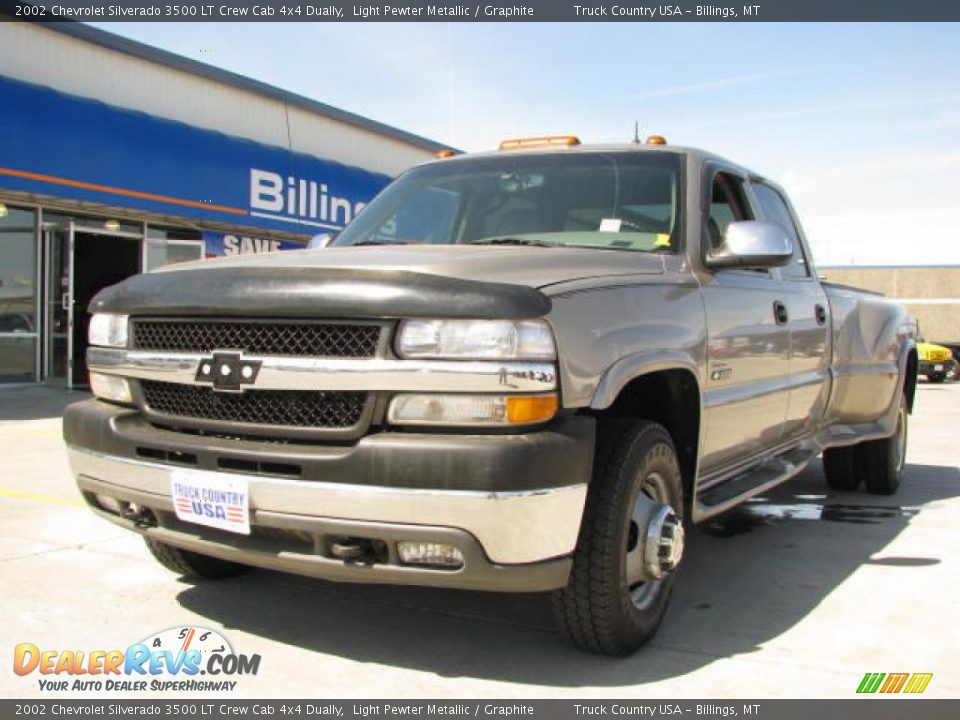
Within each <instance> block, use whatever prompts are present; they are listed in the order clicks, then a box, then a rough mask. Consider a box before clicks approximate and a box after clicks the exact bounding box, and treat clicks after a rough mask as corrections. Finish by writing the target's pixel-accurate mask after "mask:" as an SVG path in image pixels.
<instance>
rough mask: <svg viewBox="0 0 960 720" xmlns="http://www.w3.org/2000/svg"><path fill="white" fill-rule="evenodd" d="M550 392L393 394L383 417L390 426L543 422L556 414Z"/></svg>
mask: <svg viewBox="0 0 960 720" xmlns="http://www.w3.org/2000/svg"><path fill="white" fill-rule="evenodd" d="M557 405H558V403H557V396H556V395H554V394H551V395H440V394H437V395H418V394H413V393H404V394H402V395H397V396H396V397H394V398H393V402H391V403H390V410H389V412H388V413H387V419H388V421H389V422H390V423H392V424H394V425H461V426H474V427H497V426H500V427H509V426H511V425H531V424H533V423H540V422H546V421H547V420H550V419H551V418H552V417H553V416H554V415H556V414H557Z"/></svg>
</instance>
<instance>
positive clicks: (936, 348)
mask: <svg viewBox="0 0 960 720" xmlns="http://www.w3.org/2000/svg"><path fill="white" fill-rule="evenodd" d="M917 357H918V358H919V366H918V369H917V374H919V375H923V376H925V377H926V378H927V381H928V382H932V383H942V382H943V381H944V380H946V379H947V378H948V377H952V376H953V375H954V374H955V373H956V370H957V361H956V360H954V359H953V352H952V351H951V350H950V348H948V347H944V346H943V345H935V344H933V343H928V342H918V343H917Z"/></svg>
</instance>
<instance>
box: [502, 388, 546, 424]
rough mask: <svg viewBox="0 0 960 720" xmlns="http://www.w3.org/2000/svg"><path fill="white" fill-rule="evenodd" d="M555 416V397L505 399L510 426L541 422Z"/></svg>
mask: <svg viewBox="0 0 960 720" xmlns="http://www.w3.org/2000/svg"><path fill="white" fill-rule="evenodd" d="M556 414H557V396H556V395H518V396H515V397H513V396H508V397H507V421H508V422H509V423H510V424H511V425H521V424H525V423H535V422H543V421H544V420H549V419H550V418H552V417H553V416H554V415H556Z"/></svg>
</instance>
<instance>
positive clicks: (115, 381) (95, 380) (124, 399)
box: [90, 372, 133, 403]
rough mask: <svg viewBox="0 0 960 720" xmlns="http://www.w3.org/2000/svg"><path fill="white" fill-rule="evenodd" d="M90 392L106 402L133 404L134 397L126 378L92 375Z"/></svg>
mask: <svg viewBox="0 0 960 720" xmlns="http://www.w3.org/2000/svg"><path fill="white" fill-rule="evenodd" d="M90 390H91V391H92V392H93V394H94V395H96V396H97V397H98V398H103V399H104V400H113V401H114V402H121V403H130V402H133V396H132V395H131V394H130V383H128V382H127V381H126V379H125V378H122V377H117V376H116V375H104V374H103V373H95V372H92V373H90Z"/></svg>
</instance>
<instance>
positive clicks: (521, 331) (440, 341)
mask: <svg viewBox="0 0 960 720" xmlns="http://www.w3.org/2000/svg"><path fill="white" fill-rule="evenodd" d="M397 353H398V354H399V355H401V356H402V357H406V358H440V359H461V360H486V359H495V360H553V359H554V358H555V357H556V354H557V350H556V346H555V345H554V342H553V333H551V332H550V326H549V325H547V323H546V322H544V321H543V320H407V321H406V322H404V323H403V325H402V326H401V328H400V336H399V339H398V340H397Z"/></svg>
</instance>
